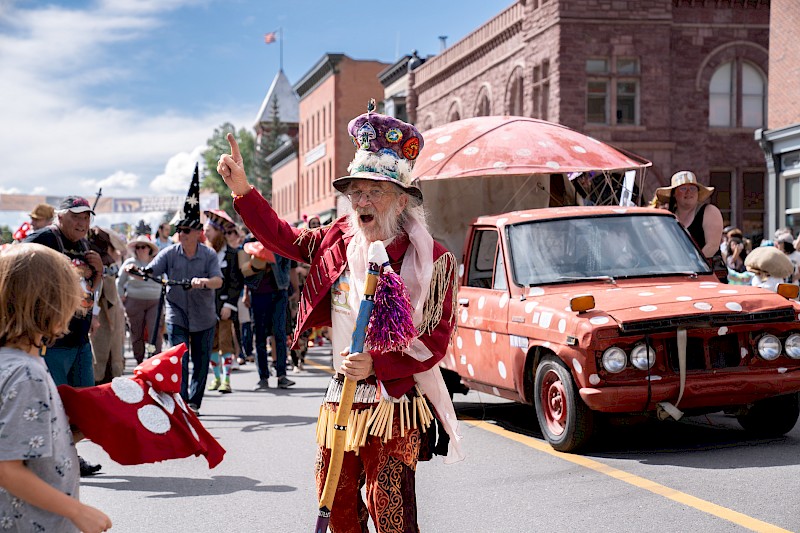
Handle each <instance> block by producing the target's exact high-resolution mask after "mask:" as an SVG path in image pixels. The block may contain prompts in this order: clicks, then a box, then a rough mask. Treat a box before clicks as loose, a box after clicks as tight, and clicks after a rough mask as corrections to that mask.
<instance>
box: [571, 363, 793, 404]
mask: <svg viewBox="0 0 800 533" xmlns="http://www.w3.org/2000/svg"><path fill="white" fill-rule="evenodd" d="M679 389H680V383H679V381H678V378H677V376H676V377H674V378H670V380H669V381H667V380H657V381H653V382H651V383H650V394H649V397H648V387H647V382H644V383H643V384H641V385H638V384H637V385H630V384H628V385H613V384H609V385H607V386H604V387H584V388H581V389H580V391H579V392H580V395H581V398H583V401H584V403H586V405H587V406H588V407H589V408H590V409H592V410H593V411H601V412H605V413H630V412H641V411H652V410H654V409H655V406H656V404H658V403H659V402H672V403H674V402H675V401H676V400H677V399H678V391H679ZM798 391H800V369H787V370H785V371H784V372H782V373H781V372H780V371H779V370H778V369H769V370H759V371H757V372H748V373H744V372H737V373H729V374H724V375H721V374H707V373H703V374H702V375H695V376H692V375H691V374H689V375H688V376H686V386H685V388H684V392H683V398H682V399H681V401H680V403H679V404H678V405H677V406H676V407H678V408H679V409H692V408H708V407H719V408H724V407H727V406H736V405H744V404H748V403H753V402H756V401H758V400H764V399H766V398H771V397H773V396H779V395H781V394H789V393H792V392H798Z"/></svg>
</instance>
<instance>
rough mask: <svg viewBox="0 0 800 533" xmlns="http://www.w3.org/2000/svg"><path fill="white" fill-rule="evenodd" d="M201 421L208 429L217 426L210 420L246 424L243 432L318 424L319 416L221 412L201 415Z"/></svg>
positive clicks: (242, 429)
mask: <svg viewBox="0 0 800 533" xmlns="http://www.w3.org/2000/svg"><path fill="white" fill-rule="evenodd" d="M201 421H202V422H203V425H204V426H206V429H209V430H211V429H213V428H214V427H215V426H212V425H209V422H234V423H236V424H244V426H243V427H242V428H241V430H240V431H241V432H242V433H252V432H254V431H268V430H271V429H284V428H287V427H297V426H307V425H309V424H316V423H317V418H316V417H312V416H283V415H277V416H258V415H237V414H221V415H203V416H202V417H201Z"/></svg>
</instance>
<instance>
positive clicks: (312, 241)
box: [294, 228, 321, 263]
mask: <svg viewBox="0 0 800 533" xmlns="http://www.w3.org/2000/svg"><path fill="white" fill-rule="evenodd" d="M320 235H321V232H320V228H314V229H309V228H303V229H301V230H300V233H299V234H298V235H297V238H296V239H295V240H294V244H295V245H296V246H302V245H303V241H307V243H308V244H307V249H306V252H307V253H308V256H307V257H305V259H306V261H307V262H308V263H310V262H311V257H313V255H314V253H315V252H316V251H317V245H318V244H319V243H318V242H317V241H318V240H319V236H320Z"/></svg>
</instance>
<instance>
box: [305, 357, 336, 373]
mask: <svg viewBox="0 0 800 533" xmlns="http://www.w3.org/2000/svg"><path fill="white" fill-rule="evenodd" d="M308 365H311V366H313V367H314V368H316V369H317V370H324V371H325V372H327V373H328V374H333V369H332V368H331V365H321V364H319V363H317V362H316V361H314V360H313V359H310V358H309V357H308V356H306V366H308Z"/></svg>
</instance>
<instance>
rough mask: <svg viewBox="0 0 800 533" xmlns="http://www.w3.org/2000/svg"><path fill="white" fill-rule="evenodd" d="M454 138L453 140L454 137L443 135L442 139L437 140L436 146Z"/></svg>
mask: <svg viewBox="0 0 800 533" xmlns="http://www.w3.org/2000/svg"><path fill="white" fill-rule="evenodd" d="M452 138H453V136H452V135H442V136H441V137H439V138H438V139H436V144H444V143H446V142H447V141H449V140H450V139H452Z"/></svg>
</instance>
